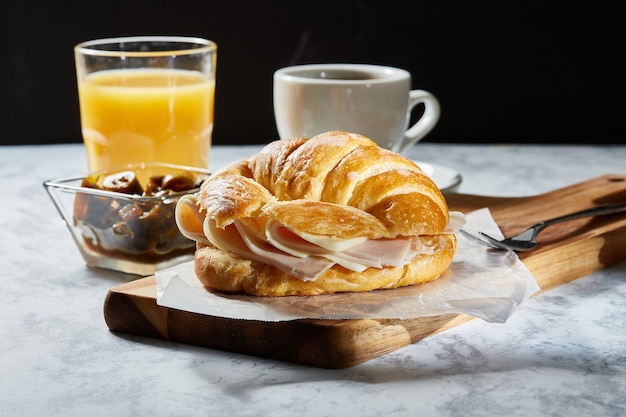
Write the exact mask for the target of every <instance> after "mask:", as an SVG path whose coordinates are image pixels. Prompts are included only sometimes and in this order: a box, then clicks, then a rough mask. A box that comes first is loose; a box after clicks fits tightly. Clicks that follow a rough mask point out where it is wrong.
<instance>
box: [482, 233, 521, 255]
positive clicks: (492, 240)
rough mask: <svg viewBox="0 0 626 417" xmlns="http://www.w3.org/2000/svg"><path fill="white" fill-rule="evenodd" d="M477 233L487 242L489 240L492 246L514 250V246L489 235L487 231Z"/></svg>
mask: <svg viewBox="0 0 626 417" xmlns="http://www.w3.org/2000/svg"><path fill="white" fill-rule="evenodd" d="M478 234H480V236H482V237H483V238H485V239H486V241H487V242H489V244H491V245H492V246H495V247H497V248H498V249H504V250H509V251H511V250H515V248H514V247H512V246H510V245H508V244H507V243H506V242H503V241H501V240H498V239H496V238H494V237H492V236H489V235H488V234H487V233H484V232H478Z"/></svg>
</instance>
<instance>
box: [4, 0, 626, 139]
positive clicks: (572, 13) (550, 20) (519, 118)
mask: <svg viewBox="0 0 626 417" xmlns="http://www.w3.org/2000/svg"><path fill="white" fill-rule="evenodd" d="M619 4H620V3H619V2H607V4H603V3H602V2H591V1H585V2H576V1H574V2H551V1H531V2H524V1H493V2H485V1H458V2H453V1H431V2H425V1H398V0H386V1H353V0H350V1H341V0H317V1H297V0H293V1H283V0H281V1H278V0H275V1H251V0H233V1H227V0H223V1H217V0H204V1H202V0H196V1H191V0H179V1H176V0H169V1H163V0H152V1H150V0H142V1H133V0H124V1H119V0H107V1H82V2H78V1H76V0H69V1H63V2H56V1H47V0H36V1H21V2H16V1H6V2H3V3H2V6H0V7H1V9H0V10H1V11H2V14H1V17H0V19H1V20H0V25H1V28H0V30H1V32H0V33H1V38H0V40H1V42H2V44H0V48H1V50H2V65H1V69H0V71H1V72H0V80H1V82H2V85H1V86H0V91H2V94H3V98H2V106H3V108H2V111H1V112H0V114H1V115H2V116H1V117H2V121H1V125H2V134H1V137H0V144H38V143H62V142H79V141H81V138H80V120H79V113H78V98H77V91H76V80H75V69H74V56H73V47H74V45H75V44H77V43H79V42H81V41H85V40H89V39H94V38H100V37H114V36H127V35H190V36H200V37H206V38H208V39H211V40H214V41H215V42H216V43H217V44H218V58H217V91H216V109H215V130H214V135H213V142H214V143H215V144H244V143H265V142H269V141H271V140H274V139H276V138H277V133H276V128H275V125H274V117H273V109H272V74H273V72H274V71H275V70H276V69H278V68H280V67H282V66H287V65H294V64H304V63H318V62H358V63H374V64H384V65H393V66H398V67H401V68H405V69H407V70H409V71H410V72H411V73H412V75H413V87H414V88H422V89H426V90H429V91H431V92H432V93H434V94H435V95H436V96H437V97H438V98H439V100H440V102H441V105H442V116H441V119H440V121H439V124H438V125H437V126H436V127H435V129H434V130H433V131H432V133H431V134H430V135H429V136H427V138H426V139H425V141H428V142H455V143H494V142H497V143H504V142H509V143H510V142H520V143H610V142H612V141H616V142H618V143H625V142H624V128H623V114H624V110H625V109H624V104H623V98H622V97H623V96H624V94H625V93H626V91H625V88H624V87H625V80H626V76H625V74H626V73H625V71H624V70H625V69H626V68H625V66H624V58H625V52H624V51H625V49H626V48H625V47H624V40H625V38H624V30H623V29H622V28H623V26H624V24H623V22H622V20H623V14H622V13H621V11H619V10H618V9H621V7H618V6H619Z"/></svg>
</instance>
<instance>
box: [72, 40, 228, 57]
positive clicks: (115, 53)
mask: <svg viewBox="0 0 626 417" xmlns="http://www.w3.org/2000/svg"><path fill="white" fill-rule="evenodd" d="M151 42H162V43H169V44H170V45H171V48H169V49H159V50H147V51H127V50H121V49H119V48H110V49H106V48H105V47H106V46H107V45H120V44H124V43H151ZM177 45H180V46H177ZM216 49H217V44H216V43H215V42H213V41H210V40H208V39H204V38H198V37H188V36H125V37H117V38H102V39H94V40H90V41H85V42H81V43H79V44H78V45H76V46H75V47H74V50H75V51H76V52H79V53H81V54H84V55H97V56H110V57H122V56H124V57H151V56H162V55H167V54H175V55H190V54H198V53H207V52H211V51H215V50H216Z"/></svg>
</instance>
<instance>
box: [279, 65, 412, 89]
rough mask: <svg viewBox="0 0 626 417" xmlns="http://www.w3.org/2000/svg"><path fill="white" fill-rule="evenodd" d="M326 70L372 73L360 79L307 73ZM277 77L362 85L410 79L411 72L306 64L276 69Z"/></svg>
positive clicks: (372, 67)
mask: <svg viewBox="0 0 626 417" xmlns="http://www.w3.org/2000/svg"><path fill="white" fill-rule="evenodd" d="M325 71H328V72H330V71H343V72H352V73H354V72H359V73H363V74H364V75H372V76H371V77H367V78H360V79H338V78H320V77H314V76H311V75H307V74H308V73H312V72H313V73H318V74H321V73H324V72H325ZM274 74H275V77H278V78H281V79H283V80H285V81H292V82H297V83H300V84H324V85H326V84H333V85H362V84H382V83H388V82H393V81H400V80H405V79H410V78H411V74H410V73H409V72H408V71H406V70H403V69H401V68H396V67H389V66H384V65H373V64H306V65H294V66H290V67H284V68H280V69H278V70H276V72H275V73H274Z"/></svg>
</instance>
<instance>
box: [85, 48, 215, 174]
mask: <svg viewBox="0 0 626 417" xmlns="http://www.w3.org/2000/svg"><path fill="white" fill-rule="evenodd" d="M74 53H75V60H76V76H77V81H78V96H79V103H80V119H81V128H82V135H83V141H84V143H85V149H86V151H87V162H88V167H89V170H90V172H94V171H101V170H105V169H111V168H116V167H121V166H124V165H128V164H136V163H141V162H166V163H172V164H178V165H187V166H192V167H200V168H208V161H209V152H210V148H211V140H212V133H213V108H214V97H215V66H216V59H217V45H216V44H215V43H214V42H212V41H209V40H206V39H201V38H192V37H179V36H134V37H123V38H109V39H99V40H92V41H87V42H83V43H80V44H78V45H76V47H75V48H74Z"/></svg>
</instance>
